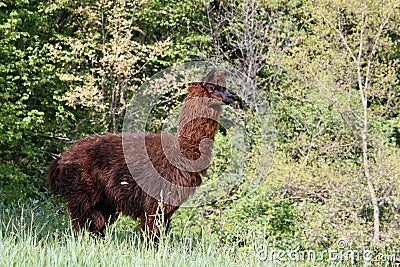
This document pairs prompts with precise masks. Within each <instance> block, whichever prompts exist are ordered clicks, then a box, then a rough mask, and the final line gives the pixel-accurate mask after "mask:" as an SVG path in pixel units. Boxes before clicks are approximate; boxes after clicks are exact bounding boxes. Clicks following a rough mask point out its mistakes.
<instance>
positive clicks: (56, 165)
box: [47, 82, 233, 235]
mask: <svg viewBox="0 0 400 267" xmlns="http://www.w3.org/2000/svg"><path fill="white" fill-rule="evenodd" d="M232 96H233V95H232V94H231V92H229V91H228V90H227V89H226V88H225V87H223V86H220V85H216V84H212V83H205V82H198V83H192V84H191V85H190V86H189V88H188V94H187V97H186V98H185V100H184V102H183V104H182V107H181V109H180V115H179V118H178V135H166V134H124V136H123V135H122V134H105V135H94V136H90V137H87V138H84V139H81V140H79V141H77V142H76V143H74V144H73V145H72V146H70V147H69V148H68V149H67V150H66V151H65V152H63V153H62V154H61V155H60V157H58V158H57V159H55V160H54V162H53V163H52V164H51V166H50V167H49V170H48V180H47V182H48V186H49V188H50V191H51V193H52V194H53V195H60V196H62V197H63V198H64V199H65V200H66V201H67V206H68V209H69V212H70V215H71V218H72V224H73V228H74V229H75V230H79V229H84V228H87V229H88V230H90V231H91V232H94V233H100V234H102V232H103V229H104V227H105V225H106V223H107V222H109V223H113V222H114V221H115V220H116V219H117V216H118V213H123V214H125V215H127V216H130V217H131V218H133V219H136V218H140V227H141V229H142V230H143V231H144V232H147V233H149V234H151V235H154V234H155V235H157V234H158V229H157V227H155V216H154V215H155V214H156V213H157V210H158V209H159V208H160V201H159V200H158V199H160V197H161V199H162V207H163V216H164V218H163V219H164V222H169V219H170V217H171V215H172V214H173V212H174V211H175V210H176V209H177V208H178V207H179V206H180V205H181V204H182V203H183V202H184V201H185V200H187V198H188V197H189V196H190V195H191V194H192V193H193V191H194V189H195V187H197V186H199V185H200V184H201V174H205V171H206V169H207V167H208V165H209V163H210V158H211V152H212V148H213V145H212V142H210V141H209V140H214V136H215V133H216V131H217V130H218V119H219V116H220V114H221V111H222V108H221V104H222V103H225V104H230V103H232V99H231V97H232ZM143 152H145V153H143Z"/></svg>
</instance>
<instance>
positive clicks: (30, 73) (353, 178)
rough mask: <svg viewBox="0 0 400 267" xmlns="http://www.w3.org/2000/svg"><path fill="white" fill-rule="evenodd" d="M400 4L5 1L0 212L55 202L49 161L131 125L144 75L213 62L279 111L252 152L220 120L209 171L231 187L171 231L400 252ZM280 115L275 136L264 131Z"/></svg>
mask: <svg viewBox="0 0 400 267" xmlns="http://www.w3.org/2000/svg"><path fill="white" fill-rule="evenodd" d="M399 5H400V3H399V2H398V1H397V0H392V1H385V2H379V1H378V2H377V1H372V0H368V1H358V0H347V1H342V0H329V1H319V0H315V1H314V0H295V1H280V0H277V1H257V0H246V1H233V0H227V1H200V0H195V1H186V0H185V1H161V0H140V1H129V0H125V1H123V0H102V1H91V0H84V1H76V0H52V1H50V0H49V1H45V0H38V1H28V0H13V1H9V0H0V97H1V102H0V208H2V209H3V208H5V207H13V204H12V203H15V202H17V201H19V202H25V201H28V199H36V200H38V199H41V200H44V199H47V198H48V193H47V190H46V188H45V184H44V181H45V176H46V168H47V166H48V165H49V163H50V161H51V160H52V158H53V157H54V156H55V155H57V154H58V153H60V152H62V150H63V149H64V148H65V147H66V146H68V145H69V144H70V143H71V142H73V140H76V139H78V138H80V137H83V136H87V135H90V134H93V133H104V132H119V131H121V128H122V121H123V118H124V114H125V111H126V107H127V104H128V103H129V100H130V98H131V97H132V95H133V94H134V92H135V90H137V89H138V88H139V87H140V85H142V84H143V83H144V82H145V81H146V80H148V78H149V77H151V76H152V75H154V74H156V73H157V72H159V71H161V70H163V69H165V68H166V67H169V66H172V65H174V64H176V63H180V62H185V61H192V60H210V61H213V62H225V63H229V64H231V65H233V66H235V67H236V68H238V70H239V71H241V72H242V73H243V75H244V77H246V79H247V82H248V84H249V85H250V86H249V87H248V88H245V89H243V92H241V94H242V95H244V96H246V97H248V98H249V99H252V97H254V94H253V93H252V92H255V91H256V92H257V94H256V97H257V99H253V100H255V101H254V103H266V105H268V107H271V108H272V111H271V113H270V114H269V116H266V115H265V114H264V115H263V116H259V117H258V118H251V116H250V117H249V118H247V119H246V125H245V126H244V127H246V131H247V132H248V133H249V135H248V136H249V139H250V140H248V144H247V147H248V148H249V149H248V150H246V151H245V152H243V153H244V154H238V153H237V152H235V151H234V150H231V149H230V146H229V144H230V143H231V142H235V141H234V140H235V132H229V131H227V130H225V129H221V131H220V133H219V134H218V136H217V138H216V156H215V161H214V163H213V165H212V168H211V171H210V172H209V175H208V177H207V178H206V179H205V180H206V181H208V182H210V181H217V182H218V178H219V177H220V176H221V175H223V176H226V177H230V178H231V179H232V181H234V186H232V187H231V189H232V190H229V192H226V194H224V195H223V196H220V195H218V197H216V198H215V199H216V200H215V201H212V202H210V203H204V204H203V205H202V206H200V207H198V208H192V209H189V208H188V209H181V210H180V211H179V213H178V214H176V215H174V216H175V218H176V219H175V220H173V225H172V231H176V233H179V231H180V230H182V229H185V231H186V233H185V234H183V233H182V237H187V236H188V235H189V234H188V233H191V235H192V236H196V235H200V233H203V232H207V233H208V234H209V235H210V236H211V237H213V238H215V240H218V241H219V242H220V243H222V244H236V245H239V246H245V245H246V244H247V242H248V236H249V234H251V235H255V236H258V237H260V236H261V237H262V238H263V239H265V240H295V241H296V244H299V246H302V247H312V248H326V247H329V246H332V245H333V244H335V242H337V240H340V239H343V238H345V239H347V240H352V242H354V245H355V246H359V247H362V246H365V245H371V244H373V245H381V246H387V247H393V248H396V246H397V248H399V247H398V245H399V240H400V236H399V227H400V211H399V207H400V183H399V180H400V117H399V113H400V72H399V70H400V61H399V58H400V28H399V27H398V25H400V6H399ZM172 94H174V93H172ZM179 97H180V95H179V94H178V93H176V94H175V95H168V96H165V99H168V98H170V99H173V101H171V102H168V101H164V102H163V103H164V104H162V105H161V106H160V107H159V108H160V110H168V109H172V108H175V106H176V104H177V99H179ZM238 112H239V111H238ZM155 114H156V116H157V114H158V113H155ZM159 114H160V115H159V118H158V119H159V122H160V123H161V122H162V117H161V116H162V112H160V113H159ZM264 116H265V117H264ZM156 119H157V118H156ZM154 122H158V121H157V120H154ZM270 124H272V125H273V126H274V127H273V128H274V130H273V131H274V135H273V136H272V135H271V136H270V137H268V138H266V139H265V138H264V137H262V136H259V134H258V133H259V132H260V131H261V130H262V129H261V128H262V127H264V126H265V125H270ZM268 127H269V126H268ZM153 128H154V129H157V127H156V126H154V127H153ZM271 129H272V128H269V129H268V130H271ZM237 158H241V159H246V166H237V165H235V160H234V159H237ZM226 181H231V180H226ZM0 220H1V219H0ZM0 227H1V224H0ZM177 235H178V234H177Z"/></svg>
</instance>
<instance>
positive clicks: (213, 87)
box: [208, 85, 217, 93]
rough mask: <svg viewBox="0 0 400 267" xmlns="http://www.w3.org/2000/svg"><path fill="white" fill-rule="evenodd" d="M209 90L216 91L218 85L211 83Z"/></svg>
mask: <svg viewBox="0 0 400 267" xmlns="http://www.w3.org/2000/svg"><path fill="white" fill-rule="evenodd" d="M208 91H209V92H210V93H214V92H215V91H217V87H215V86H214V85H210V86H209V87H208Z"/></svg>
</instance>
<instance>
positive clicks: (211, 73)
mask: <svg viewBox="0 0 400 267" xmlns="http://www.w3.org/2000/svg"><path fill="white" fill-rule="evenodd" d="M216 71H217V70H216V69H213V70H212V71H210V72H209V73H208V74H207V75H206V77H204V78H203V79H202V80H201V81H202V82H205V83H209V82H211V81H212V80H213V79H214V75H215V72H216Z"/></svg>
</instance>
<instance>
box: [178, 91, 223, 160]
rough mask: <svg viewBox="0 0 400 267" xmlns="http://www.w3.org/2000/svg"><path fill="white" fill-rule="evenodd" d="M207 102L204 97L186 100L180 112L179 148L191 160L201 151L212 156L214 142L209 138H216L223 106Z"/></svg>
mask: <svg viewBox="0 0 400 267" xmlns="http://www.w3.org/2000/svg"><path fill="white" fill-rule="evenodd" d="M206 102H207V99H204V98H199V99H191V100H189V101H184V102H183V105H182V107H181V110H180V113H179V118H178V143H179V148H180V151H181V153H182V154H183V155H184V156H185V157H186V158H188V159H191V160H194V159H197V158H199V156H200V153H205V155H206V156H209V157H210V158H211V153H212V148H213V144H212V143H213V142H209V140H212V141H213V140H214V137H215V134H216V132H217V130H218V127H219V123H218V120H219V117H220V115H221V108H220V107H216V108H211V107H209V106H208V102H207V103H206ZM207 140H208V141H207ZM200 150H201V151H200Z"/></svg>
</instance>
